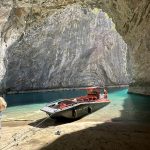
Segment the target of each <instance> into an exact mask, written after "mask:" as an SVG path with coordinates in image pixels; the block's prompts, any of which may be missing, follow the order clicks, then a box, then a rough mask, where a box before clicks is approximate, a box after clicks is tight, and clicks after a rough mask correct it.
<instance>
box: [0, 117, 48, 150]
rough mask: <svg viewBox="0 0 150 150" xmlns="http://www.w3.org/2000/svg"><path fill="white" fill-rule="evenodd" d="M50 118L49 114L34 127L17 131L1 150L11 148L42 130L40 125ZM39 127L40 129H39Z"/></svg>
mask: <svg viewBox="0 0 150 150" xmlns="http://www.w3.org/2000/svg"><path fill="white" fill-rule="evenodd" d="M47 119H49V116H48V117H46V118H45V119H43V120H42V121H41V122H39V123H38V124H36V125H35V126H34V127H32V128H30V129H28V130H27V131H23V132H22V130H21V131H20V132H18V133H15V134H14V135H13V136H12V137H11V138H12V139H11V140H10V142H8V143H7V144H6V145H5V146H3V147H2V148H1V149H0V150H10V148H11V147H13V146H18V145H19V142H22V141H25V140H26V139H27V138H28V137H29V136H30V137H31V136H32V135H35V133H36V132H38V131H40V130H42V129H40V128H39V127H41V126H42V125H43V123H44V122H45V121H46V120H47ZM37 128H38V129H37Z"/></svg>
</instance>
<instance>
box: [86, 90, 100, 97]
mask: <svg viewBox="0 0 150 150" xmlns="http://www.w3.org/2000/svg"><path fill="white" fill-rule="evenodd" d="M86 90H87V96H88V97H93V96H96V98H97V99H99V98H100V88H98V87H89V88H86Z"/></svg>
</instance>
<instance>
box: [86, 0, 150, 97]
mask: <svg viewBox="0 0 150 150" xmlns="http://www.w3.org/2000/svg"><path fill="white" fill-rule="evenodd" d="M86 3H87V4H88V5H90V6H91V7H100V8H103V10H104V11H106V12H107V13H108V14H109V15H110V16H111V17H112V19H113V22H114V23H115V25H116V29H117V31H118V32H119V33H120V34H121V35H122V37H123V39H124V40H125V42H126V43H127V45H128V57H127V61H128V70H129V72H130V75H131V78H132V82H131V84H130V87H129V92H134V93H140V94H148V95H150V27H149V26H150V1H149V0H143V1H141V0H110V1H109V0H86Z"/></svg>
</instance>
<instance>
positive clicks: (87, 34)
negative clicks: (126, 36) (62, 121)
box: [0, 1, 129, 90]
mask: <svg viewBox="0 0 150 150" xmlns="http://www.w3.org/2000/svg"><path fill="white" fill-rule="evenodd" d="M4 2H5V3H6V4H7V5H8V4H9V3H7V2H6V1H4ZM25 2H27V1H24V3H23V1H22V3H21V1H18V3H17V4H14V3H12V4H11V3H10V4H9V6H5V5H4V3H3V6H5V8H3V9H4V10H3V12H5V11H6V7H8V8H9V11H6V12H7V13H4V14H5V15H3V16H2V18H3V23H2V25H1V28H0V29H1V45H2V49H1V52H3V55H2V54H1V56H2V57H1V58H2V59H1V64H0V67H1V87H2V88H3V89H10V90H27V89H45V88H57V87H79V86H91V85H92V86H93V85H117V84H127V83H128V82H129V80H128V75H127V68H126V53H127V46H126V44H125V43H124V41H123V40H122V38H121V37H120V36H119V34H118V33H117V32H116V30H115V25H114V24H113V23H112V21H111V19H109V17H108V16H107V15H106V14H105V13H104V12H102V11H101V10H99V9H91V8H88V7H85V6H84V7H83V6H81V5H80V4H72V3H73V1H70V4H71V5H68V6H66V5H67V4H68V3H63V4H62V3H61V4H60V5H59V6H58V3H56V4H57V5H54V6H51V5H50V4H51V3H46V4H45V6H43V5H44V3H41V1H39V2H40V4H41V5H42V7H38V6H37V4H38V3H36V4H34V5H32V7H29V6H31V5H30V4H29V3H25ZM36 2H37V1H36ZM43 2H44V1H43ZM60 2H62V1H60ZM27 4H28V5H29V6H28V5H27ZM12 5H15V6H17V7H13V6H12ZM19 5H21V6H22V7H19ZM56 6H57V7H56ZM64 6H65V8H64ZM39 8H41V9H39ZM1 11H2V10H1Z"/></svg>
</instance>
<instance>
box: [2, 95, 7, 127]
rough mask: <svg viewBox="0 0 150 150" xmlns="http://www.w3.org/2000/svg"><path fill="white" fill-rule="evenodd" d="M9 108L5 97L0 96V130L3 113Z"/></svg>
mask: <svg viewBox="0 0 150 150" xmlns="http://www.w3.org/2000/svg"><path fill="white" fill-rule="evenodd" d="M6 107H7V103H6V101H5V99H4V98H3V97H1V96H0V129H1V128H2V126H1V120H2V111H4V110H5V109H6Z"/></svg>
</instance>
